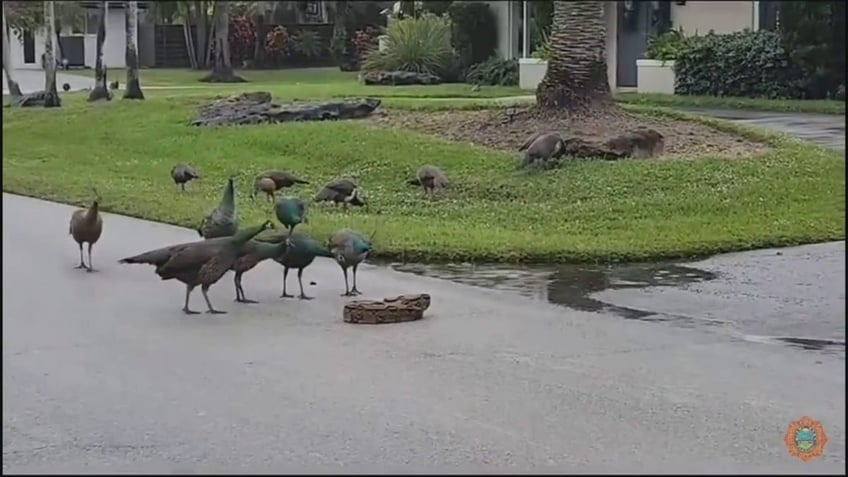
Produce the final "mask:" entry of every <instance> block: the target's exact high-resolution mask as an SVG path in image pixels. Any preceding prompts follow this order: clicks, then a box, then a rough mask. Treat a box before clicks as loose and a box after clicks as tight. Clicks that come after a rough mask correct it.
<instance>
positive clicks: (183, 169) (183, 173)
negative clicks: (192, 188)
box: [171, 162, 200, 192]
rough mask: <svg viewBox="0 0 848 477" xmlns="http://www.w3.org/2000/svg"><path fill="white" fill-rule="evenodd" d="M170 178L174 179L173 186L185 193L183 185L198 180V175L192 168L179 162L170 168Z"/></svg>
mask: <svg viewBox="0 0 848 477" xmlns="http://www.w3.org/2000/svg"><path fill="white" fill-rule="evenodd" d="M171 178H172V179H174V184H177V185H178V186H180V189H181V190H182V191H183V192H185V185H186V184H187V183H188V182H189V181H192V180H194V179H200V175H199V174H198V173H197V170H195V168H194V167H191V166H190V165H188V164H186V163H183V162H180V163H179V164H177V165H175V166H174V167H173V168H171Z"/></svg>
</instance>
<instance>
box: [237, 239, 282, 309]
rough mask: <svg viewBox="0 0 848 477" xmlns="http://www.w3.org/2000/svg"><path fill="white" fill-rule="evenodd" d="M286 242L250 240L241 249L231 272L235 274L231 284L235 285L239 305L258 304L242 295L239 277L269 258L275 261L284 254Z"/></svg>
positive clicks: (242, 289) (242, 288) (242, 290)
mask: <svg viewBox="0 0 848 477" xmlns="http://www.w3.org/2000/svg"><path fill="white" fill-rule="evenodd" d="M287 243H288V242H287V241H286V240H283V241H281V242H277V243H269V242H267V241H259V240H250V241H248V242H247V243H246V244H244V246H243V247H242V249H241V256H239V258H238V259H236V261H235V263H233V266H232V270H233V271H234V272H235V277H233V282H234V283H235V285H236V301H237V302H239V303H258V302H257V301H256V300H248V299H247V297H246V296H245V295H244V287H242V285H241V277H242V275H244V274H245V273H246V272H249V271H250V270H252V269H253V267H255V266H257V265H259V263H260V262H262V261H264V260H268V259H269V258H273V259H276V258H277V257H280V256H282V255H283V254H284V253H286V249H287V248H288V247H287Z"/></svg>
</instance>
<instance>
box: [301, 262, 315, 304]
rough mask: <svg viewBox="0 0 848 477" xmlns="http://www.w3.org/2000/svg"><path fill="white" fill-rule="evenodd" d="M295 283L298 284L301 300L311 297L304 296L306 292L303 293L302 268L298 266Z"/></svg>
mask: <svg viewBox="0 0 848 477" xmlns="http://www.w3.org/2000/svg"><path fill="white" fill-rule="evenodd" d="M297 283H298V285H300V297H299V298H300V299H301V300H311V299H312V298H313V297H311V296H306V293H303V269H302V268H300V269H298V270H297Z"/></svg>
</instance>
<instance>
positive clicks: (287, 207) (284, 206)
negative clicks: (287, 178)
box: [274, 197, 309, 234]
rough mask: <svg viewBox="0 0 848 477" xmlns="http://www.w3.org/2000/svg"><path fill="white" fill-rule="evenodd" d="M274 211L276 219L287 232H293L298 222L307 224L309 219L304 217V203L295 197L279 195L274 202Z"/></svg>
mask: <svg viewBox="0 0 848 477" xmlns="http://www.w3.org/2000/svg"><path fill="white" fill-rule="evenodd" d="M274 213H275V214H277V219H278V220H279V221H280V223H281V224H283V225H284V226H285V227H286V228H287V229H289V233H290V234H291V233H292V232H294V228H295V227H296V226H297V225H298V224H302V223H303V224H308V223H309V219H308V218H307V217H306V203H305V202H304V201H302V200H301V199H298V198H297V197H281V198H280V199H277V202H276V203H275V204H274Z"/></svg>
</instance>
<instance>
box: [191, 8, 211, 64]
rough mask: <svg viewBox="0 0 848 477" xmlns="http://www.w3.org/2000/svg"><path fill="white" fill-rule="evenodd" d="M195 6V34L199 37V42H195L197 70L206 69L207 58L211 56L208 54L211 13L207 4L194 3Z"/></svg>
mask: <svg viewBox="0 0 848 477" xmlns="http://www.w3.org/2000/svg"><path fill="white" fill-rule="evenodd" d="M194 6H195V10H196V12H195V17H194V18H195V25H196V26H195V30H194V31H195V33H196V35H197V41H196V42H195V50H194V51H195V55H196V58H197V68H198V69H200V68H206V65H207V64H208V63H207V62H206V58H207V57H208V56H209V55H208V54H207V51H206V50H207V49H208V45H207V43H208V42H207V37H208V33H207V32H208V31H209V28H208V27H209V12H208V11H207V5H206V2H194Z"/></svg>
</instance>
